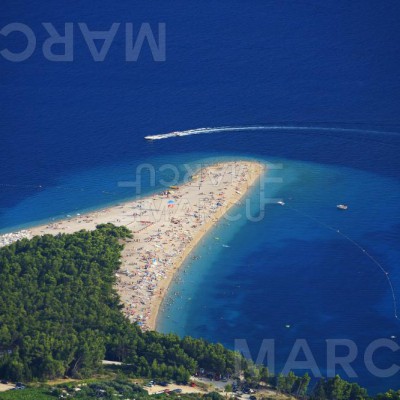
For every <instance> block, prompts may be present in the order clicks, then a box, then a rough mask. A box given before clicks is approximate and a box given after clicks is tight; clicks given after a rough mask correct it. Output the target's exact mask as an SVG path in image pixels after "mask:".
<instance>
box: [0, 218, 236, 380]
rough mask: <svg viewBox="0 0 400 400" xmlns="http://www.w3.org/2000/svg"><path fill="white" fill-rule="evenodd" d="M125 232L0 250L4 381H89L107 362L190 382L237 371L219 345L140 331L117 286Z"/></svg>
mask: <svg viewBox="0 0 400 400" xmlns="http://www.w3.org/2000/svg"><path fill="white" fill-rule="evenodd" d="M130 236H131V234H130V232H129V230H128V229H126V228H124V227H115V226H113V225H111V224H104V225H99V226H98V227H97V229H96V230H94V231H85V230H82V231H79V232H77V233H74V234H59V235H57V236H52V235H44V236H41V237H34V238H33V239H31V240H28V239H23V240H21V241H18V242H16V243H13V244H11V245H9V246H7V247H3V248H1V249H0V266H1V270H0V376H1V377H4V378H7V379H10V380H13V381H18V380H25V381H31V380H34V379H39V380H45V379H52V378H55V377H62V376H65V375H68V376H71V377H85V376H90V375H91V374H92V373H93V372H95V371H97V370H99V368H101V362H102V360H103V359H107V360H113V361H123V362H125V363H127V364H128V367H127V369H129V371H130V373H132V374H133V375H137V376H143V377H154V378H165V379H174V380H176V381H178V382H187V381H188V379H189V377H190V375H191V374H193V373H195V372H196V370H197V369H198V368H207V369H210V370H212V371H215V372H216V373H219V374H225V373H232V372H233V371H234V368H235V365H236V363H237V360H238V358H240V357H239V356H238V354H236V353H234V352H232V351H229V350H227V349H225V348H224V347H223V346H222V345H219V344H210V343H207V342H206V341H204V340H199V339H193V338H190V337H186V338H183V339H180V338H179V337H178V336H176V335H162V334H159V333H157V332H142V330H141V329H140V328H139V327H138V326H137V325H135V324H131V323H130V322H129V321H128V319H127V318H125V317H124V315H123V314H122V312H121V305H120V302H119V297H118V295H117V292H116V290H115V288H114V283H115V279H116V278H115V273H116V271H117V270H118V268H119V266H120V253H121V250H122V248H123V245H122V243H121V241H122V240H124V239H126V238H128V237H130Z"/></svg>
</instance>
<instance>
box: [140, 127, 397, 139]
mask: <svg viewBox="0 0 400 400" xmlns="http://www.w3.org/2000/svg"><path fill="white" fill-rule="evenodd" d="M249 131H299V132H306V131H310V132H331V133H332V132H333V133H334V132H342V133H346V132H347V133H364V134H374V135H386V136H399V134H398V133H397V132H390V131H380V130H373V129H361V128H344V127H327V126H296V125H249V126H217V127H208V128H195V129H187V130H184V131H174V132H170V133H164V134H161V135H150V136H145V139H147V140H162V139H169V138H173V137H180V136H192V135H204V134H210V133H223V132H249Z"/></svg>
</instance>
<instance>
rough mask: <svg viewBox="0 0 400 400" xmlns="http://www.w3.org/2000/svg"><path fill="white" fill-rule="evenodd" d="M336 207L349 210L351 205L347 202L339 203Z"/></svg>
mask: <svg viewBox="0 0 400 400" xmlns="http://www.w3.org/2000/svg"><path fill="white" fill-rule="evenodd" d="M336 208H337V209H338V210H347V209H348V208H349V206H348V205H347V204H338V205H337V206H336Z"/></svg>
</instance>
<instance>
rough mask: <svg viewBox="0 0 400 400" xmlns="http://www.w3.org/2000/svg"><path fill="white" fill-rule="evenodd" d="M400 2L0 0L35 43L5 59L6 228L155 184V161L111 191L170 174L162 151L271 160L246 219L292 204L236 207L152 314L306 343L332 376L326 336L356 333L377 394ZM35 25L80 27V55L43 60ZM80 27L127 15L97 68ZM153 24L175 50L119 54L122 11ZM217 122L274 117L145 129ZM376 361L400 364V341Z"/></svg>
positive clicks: (394, 218) (284, 354)
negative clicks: (17, 57) (30, 50)
mask: <svg viewBox="0 0 400 400" xmlns="http://www.w3.org/2000/svg"><path fill="white" fill-rule="evenodd" d="M399 15H400V4H399V2H398V1H396V0H386V1H384V2H373V1H365V0H363V1H361V0H355V1H351V2H349V1H343V0H335V1H333V0H324V1H322V2H321V1H316V0H314V1H313V0H308V1H301V0H298V1H294V0H293V1H290V0H279V1H278V0H275V1H267V0H263V1H261V0H255V1H253V2H242V1H237V0H233V1H229V2H228V1H225V0H221V1H218V2H215V1H209V0H203V1H201V2H198V1H192V0H189V1H187V0H186V1H182V0H176V1H173V2H165V1H160V0H154V1H152V2H148V1H147V2H145V1H134V2H128V1H124V0H123V1H119V2H110V1H108V2H107V1H100V2H96V5H94V4H92V3H89V2H84V1H75V2H66V1H64V2H58V3H57V4H56V3H54V2H50V1H47V0H43V1H41V2H33V1H28V0H24V1H22V0H14V1H9V0H5V1H3V2H2V3H1V5H0V27H3V26H5V25H7V24H9V23H11V22H22V23H24V24H26V25H28V26H29V27H30V28H31V29H32V30H33V31H34V32H35V34H36V37H37V45H36V51H35V52H34V54H33V55H32V57H30V58H29V59H28V60H26V61H24V62H21V63H12V62H9V61H6V60H4V58H3V57H2V56H0V85H1V90H0V105H1V118H0V132H1V142H0V143H1V147H0V160H1V164H0V165H1V168H0V231H1V232H9V231H12V230H14V229H17V228H21V227H25V226H29V225H32V224H34V223H37V222H39V221H48V220H52V219H54V218H63V217H65V216H66V215H67V214H73V213H78V212H82V211H85V210H91V209H97V208H102V207H104V206H106V205H110V204H116V203H118V202H121V201H123V200H126V199H128V198H133V197H135V196H136V195H145V194H147V193H150V192H152V191H155V190H158V189H160V188H161V185H159V184H158V183H156V185H155V186H154V185H151V184H150V180H149V175H146V174H144V175H142V176H141V177H142V182H141V184H142V186H141V191H140V193H138V192H137V191H135V188H132V187H122V186H121V185H119V182H121V181H132V180H133V181H134V180H135V179H136V178H137V176H136V169H137V167H138V166H139V165H141V164H146V163H148V164H152V165H153V166H154V167H155V169H156V171H157V174H156V177H157V178H161V177H164V178H165V177H169V175H168V174H169V173H170V171H166V170H162V169H161V170H160V168H161V167H162V166H163V165H165V164H173V165H174V166H176V167H177V168H178V170H179V171H180V172H181V173H182V174H181V176H182V177H183V173H184V171H185V165H186V164H187V165H190V166H193V167H196V166H198V165H203V164H207V163H212V162H215V161H219V160H228V159H238V158H241V159H254V160H260V161H262V162H265V163H266V164H267V165H269V169H268V172H267V176H266V179H265V182H262V183H261V184H260V185H259V186H257V187H255V188H254V189H253V190H252V192H251V204H252V208H251V213H252V215H253V216H255V215H257V214H258V213H259V211H260V210H259V201H258V200H259V193H260V191H261V190H262V191H263V193H264V194H265V196H267V197H268V198H270V199H275V200H276V199H282V200H283V201H284V202H285V206H279V205H276V204H272V203H268V204H266V206H265V210H264V211H265V215H264V216H263V218H262V219H261V220H260V221H259V222H251V221H250V220H249V219H248V218H246V217H245V211H246V210H245V208H244V206H240V205H239V206H238V207H237V209H236V210H232V212H233V211H236V212H239V213H241V214H242V215H243V217H242V218H240V219H239V220H237V221H233V222H229V223H228V222H221V223H220V224H218V226H217V227H216V228H215V229H214V230H213V231H212V232H210V234H209V235H207V236H206V237H205V238H204V240H203V241H202V243H201V244H200V245H199V246H198V247H197V248H196V249H195V250H194V252H193V254H192V255H191V256H190V257H189V258H188V260H187V261H186V263H185V265H184V267H183V268H182V270H181V272H180V274H179V276H177V279H176V281H175V282H174V284H173V286H172V287H171V289H170V293H169V296H168V298H167V300H166V301H165V302H164V305H163V312H162V315H161V316H160V318H159V321H158V328H159V329H160V330H161V331H163V332H176V333H178V334H180V335H182V336H183V335H193V336H196V337H204V338H206V339H209V340H211V341H219V342H222V343H223V344H224V345H226V346H228V347H230V348H234V341H235V339H245V340H247V343H248V345H249V348H250V350H251V352H252V354H253V355H254V356H255V355H256V354H257V352H258V350H259V348H260V345H261V342H262V340H263V339H275V348H276V349H275V351H276V369H277V370H279V369H280V368H282V367H283V365H284V364H285V361H286V359H287V358H288V356H289V353H290V350H291V349H292V346H293V343H294V342H295V340H296V339H306V340H307V343H308V344H309V346H310V349H311V351H312V354H313V356H314V357H315V359H316V361H317V363H318V367H319V369H320V370H321V372H322V374H327V373H332V371H331V370H329V368H328V367H327V362H326V340H327V339H351V340H353V341H354V342H355V343H356V345H357V347H358V353H359V354H358V356H357V358H356V360H355V361H354V362H353V363H352V366H353V368H354V370H355V372H356V373H357V375H358V378H357V379H356V381H357V382H359V383H360V384H361V385H363V386H365V387H367V388H368V389H369V391H370V393H376V392H378V391H384V390H386V389H388V388H389V387H392V388H395V389H399V388H400V383H399V382H400V372H397V373H396V374H395V375H394V376H392V377H390V378H380V377H376V376H373V375H372V374H370V373H369V372H368V370H367V368H366V367H365V365H364V361H363V355H364V352H365V349H366V347H367V346H368V344H369V343H371V342H372V341H373V340H376V339H379V338H390V337H393V342H397V343H399V338H400V321H399V320H397V319H396V318H395V317H394V313H395V308H396V307H400V305H399V304H397V301H398V299H400V261H399V260H400V213H399V204H400V185H399V180H400V157H399V153H400V120H399V104H400V75H399V73H398V72H399V62H400V58H399V43H400V25H399V24H398V19H399ZM42 22H51V23H52V24H53V25H54V26H55V27H56V28H57V29H58V30H59V31H60V33H63V29H64V23H66V22H73V23H74V24H75V25H74V43H73V48H74V61H73V62H50V61H49V60H47V59H45V57H44V56H43V54H42V51H41V47H42V45H43V42H44V41H45V40H46V38H47V37H48V34H47V33H46V31H45V30H44V28H43V27H42V25H41V23H42ZM78 22H85V23H87V25H88V27H89V28H90V29H91V30H106V29H109V28H110V26H111V24H112V23H115V22H117V23H118V22H119V23H121V25H120V28H119V31H118V32H117V34H116V37H115V39H114V41H113V43H112V45H111V47H110V50H109V52H108V55H107V57H106V58H105V60H104V62H95V61H93V59H92V56H91V54H90V52H89V50H88V48H87V45H86V43H85V41H84V39H83V38H82V34H81V33H80V31H79V28H78V25H77V23H78ZM145 22H148V23H150V26H151V27H152V28H153V29H154V32H155V35H156V37H158V36H157V26H158V23H165V24H166V33H167V34H166V61H164V62H155V61H154V60H153V58H152V55H151V52H150V51H149V48H148V47H146V45H145V46H144V48H143V51H142V52H141V53H140V56H139V58H138V61H137V62H130V63H129V62H126V61H125V54H124V51H125V50H124V49H125V36H124V27H125V23H133V25H134V27H135V28H136V29H137V30H139V28H140V26H141V24H142V23H145ZM100 44H101V43H100ZM25 45H26V41H25V39H24V38H23V36H22V35H21V34H18V33H14V34H12V35H9V36H8V37H7V38H5V37H4V36H0V50H1V49H3V48H5V47H7V48H9V49H10V50H12V51H21V50H23V49H24V46H25ZM54 51H58V52H61V53H62V51H63V48H62V46H61V47H57V46H55V47H54ZM221 126H234V127H244V126H263V127H264V130H258V129H247V130H243V131H235V130H229V129H226V130H224V131H221V132H214V133H206V134H201V135H188V136H183V137H176V138H171V139H168V140H160V141H154V142H148V141H145V140H144V136H146V135H151V134H159V133H168V132H171V131H185V130H188V129H195V128H202V127H221ZM272 127H274V128H272ZM156 182H159V180H158V179H157V180H156ZM339 203H346V204H348V205H349V209H348V210H347V211H345V212H340V211H338V210H337V209H336V205H337V204H339ZM338 231H339V232H338ZM216 238H218V239H216ZM193 255H196V256H197V257H195V259H194V260H193V259H192V258H193V257H192V256H193ZM384 271H386V272H388V273H389V275H387V276H388V277H389V280H388V279H387V276H386V274H385V272H384ZM389 282H390V283H391V285H392V287H393V292H392V289H391V286H390V284H389ZM393 293H394V296H395V297H394V299H393ZM394 300H395V301H394ZM394 337H395V338H394ZM345 354H346V350H344V353H343V354H341V355H345ZM300 358H301V356H300ZM374 361H375V363H376V364H377V366H379V367H380V368H388V367H390V365H391V364H393V363H395V362H396V361H397V364H400V363H399V351H397V352H396V351H395V352H393V351H391V350H389V349H381V350H380V351H377V353H376V357H375V358H374ZM277 372H278V371H277ZM295 372H303V371H295ZM337 372H338V373H339V374H341V375H342V376H343V377H344V378H347V376H346V374H345V371H343V370H341V369H340V368H339V367H338V369H337Z"/></svg>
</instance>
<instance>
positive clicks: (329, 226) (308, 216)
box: [279, 202, 400, 320]
mask: <svg viewBox="0 0 400 400" xmlns="http://www.w3.org/2000/svg"><path fill="white" fill-rule="evenodd" d="M279 204H280V205H282V206H284V207H287V208H289V209H290V210H292V211H294V212H296V213H298V214H300V215H302V216H304V217H306V218H309V219H311V220H313V221H315V222H316V223H317V224H319V225H321V226H323V227H325V228H327V229H329V230H330V231H332V232H335V233H336V234H338V235H340V236H342V237H343V238H344V239H345V240H347V241H349V242H350V243H351V244H352V245H353V246H355V247H357V248H358V249H359V250H360V251H361V252H362V254H364V255H365V256H366V257H368V258H369V259H370V260H371V261H372V262H373V263H374V264H375V265H376V266H377V267H378V268H379V269H380V270H381V271H382V272H383V274H384V275H385V278H386V280H387V282H388V285H389V288H390V292H391V294H392V300H393V310H394V317H395V318H396V319H397V320H400V318H399V316H398V312H397V299H396V293H395V290H394V286H393V283H392V281H391V279H390V276H389V272H388V271H386V270H385V268H384V267H383V266H382V264H381V263H380V262H379V261H378V260H377V259H376V258H375V257H374V256H372V255H371V254H370V253H369V252H368V251H367V250H366V249H365V248H364V247H362V246H361V245H360V244H359V243H358V242H356V241H355V240H354V239H352V238H351V237H350V236H348V235H346V234H345V233H343V232H341V231H340V230H339V229H337V228H335V227H333V226H331V225H328V224H326V223H325V222H322V221H320V220H319V219H317V218H315V217H313V216H312V215H309V214H307V213H305V212H303V211H300V210H298V209H297V208H295V207H292V206H290V205H288V204H287V203H283V202H280V203H279Z"/></svg>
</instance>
